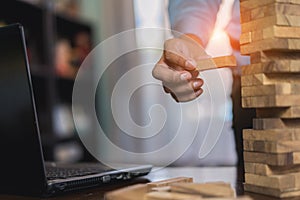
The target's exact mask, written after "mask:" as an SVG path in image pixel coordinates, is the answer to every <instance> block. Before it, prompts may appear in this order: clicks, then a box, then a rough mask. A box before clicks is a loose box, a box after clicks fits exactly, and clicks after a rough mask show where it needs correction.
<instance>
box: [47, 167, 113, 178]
mask: <svg viewBox="0 0 300 200" xmlns="http://www.w3.org/2000/svg"><path fill="white" fill-rule="evenodd" d="M111 170H112V168H109V167H107V166H104V165H101V164H98V163H97V164H94V163H87V164H67V165H64V164H54V163H49V164H48V163H47V164H46V176H47V178H48V179H49V180H53V179H66V178H70V177H78V176H86V175H92V174H98V173H103V172H107V171H111Z"/></svg>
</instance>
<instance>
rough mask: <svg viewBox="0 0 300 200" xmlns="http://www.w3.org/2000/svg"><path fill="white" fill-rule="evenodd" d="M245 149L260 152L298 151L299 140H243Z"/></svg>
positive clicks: (299, 147)
mask: <svg viewBox="0 0 300 200" xmlns="http://www.w3.org/2000/svg"><path fill="white" fill-rule="evenodd" d="M243 144H244V150H245V151H255V152H262V153H290V152H300V141H299V140H298V141H276V142H274V141H262V140H244V141H243Z"/></svg>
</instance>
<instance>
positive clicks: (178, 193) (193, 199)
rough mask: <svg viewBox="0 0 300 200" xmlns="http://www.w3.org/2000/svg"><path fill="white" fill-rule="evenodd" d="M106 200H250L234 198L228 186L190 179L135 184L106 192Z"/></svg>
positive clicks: (248, 199) (181, 178)
mask: <svg viewBox="0 0 300 200" xmlns="http://www.w3.org/2000/svg"><path fill="white" fill-rule="evenodd" d="M105 199H106V200H198V199H199V200H200V199H201V200H205V199H207V200H251V198H250V197H247V196H243V197H238V198H236V195H235V191H234V189H233V188H232V187H231V185H230V184H228V183H224V182H211V183H194V182H193V179H192V178H189V177H177V178H172V179H166V180H162V181H157V182H151V183H147V184H136V185H132V186H128V187H125V188H121V189H118V190H115V191H111V192H108V193H107V194H106V195H105Z"/></svg>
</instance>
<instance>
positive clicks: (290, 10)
mask: <svg viewBox="0 0 300 200" xmlns="http://www.w3.org/2000/svg"><path fill="white" fill-rule="evenodd" d="M299 10H300V5H299V4H288V3H271V4H268V5H266V6H260V7H257V8H254V9H251V10H246V11H244V12H242V13H241V23H245V22H249V21H251V20H255V19H259V18H263V17H267V16H273V15H276V14H282V15H296V16H297V15H299V14H300V13H299ZM244 13H245V14H244ZM242 14H244V15H242Z"/></svg>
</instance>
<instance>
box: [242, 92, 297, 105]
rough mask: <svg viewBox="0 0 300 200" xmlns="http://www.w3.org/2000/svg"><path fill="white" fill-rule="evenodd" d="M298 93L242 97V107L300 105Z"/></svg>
mask: <svg viewBox="0 0 300 200" xmlns="http://www.w3.org/2000/svg"><path fill="white" fill-rule="evenodd" d="M299 99H300V95H272V96H258V97H242V107H243V108H274V107H289V106H299V105H300V101H299Z"/></svg>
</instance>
